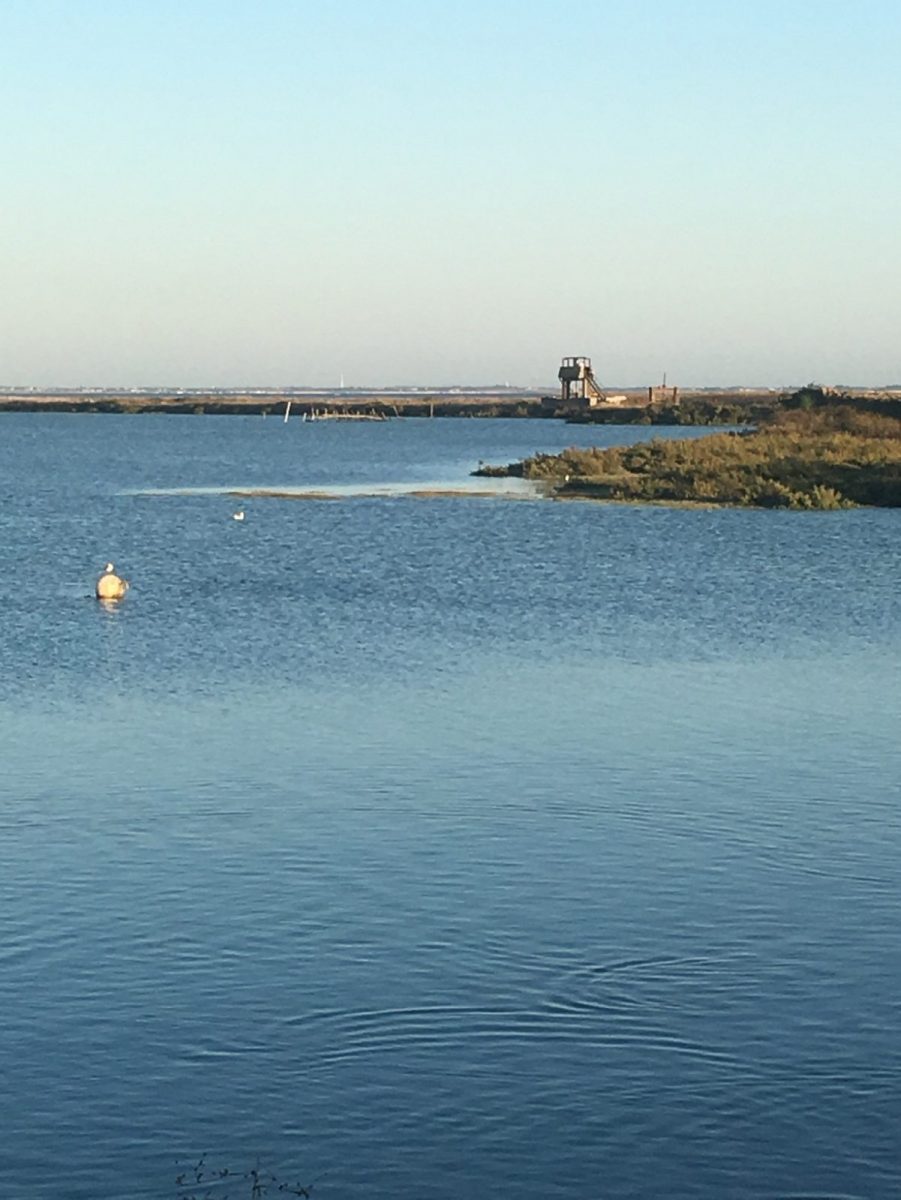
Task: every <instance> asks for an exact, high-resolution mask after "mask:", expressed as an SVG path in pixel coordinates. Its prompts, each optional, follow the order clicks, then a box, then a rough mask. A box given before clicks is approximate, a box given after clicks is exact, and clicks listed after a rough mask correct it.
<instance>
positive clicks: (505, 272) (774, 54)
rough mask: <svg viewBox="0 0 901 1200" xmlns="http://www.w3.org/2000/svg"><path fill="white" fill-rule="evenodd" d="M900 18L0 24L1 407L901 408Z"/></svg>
mask: <svg viewBox="0 0 901 1200" xmlns="http://www.w3.org/2000/svg"><path fill="white" fill-rule="evenodd" d="M899 57H901V4H899V3H897V0H856V2H853V3H852V2H847V3H845V2H838V0H807V2H803V0H781V2H779V3H776V2H773V0H744V2H741V3H739V2H735V3H733V2H732V0H720V2H714V0H681V2H680V0H631V2H630V0H618V2H615V3H612V2H611V3H607V2H604V0H595V2H594V3H589V2H588V0H557V2H555V3H550V2H549V0H520V2H519V3H514V2H513V0H458V2H456V3H455V2H453V0H444V2H440V3H439V2H432V0H419V2H418V3H413V2H412V0H367V2H364V0H316V2H312V0H310V2H307V0H0V68H2V69H0V170H2V190H0V206H2V209H0V211H2V232H0V280H2V288H0V383H5V384H34V385H39V386H41V385H50V384H69V385H77V384H83V385H111V386H118V385H131V386H138V385H142V384H146V385H151V384H154V385H161V386H167V385H173V386H176V385H184V386H203V385H231V384H234V385H239V384H244V383H256V384H260V385H270V384H273V385H274V384H298V385H300V384H310V385H336V384H337V382H338V380H339V377H340V375H341V374H342V373H343V375H344V377H345V379H346V382H347V383H348V384H349V385H351V384H353V385H365V384H373V385H385V384H392V383H406V384H440V383H491V382H503V381H505V380H509V381H511V382H514V383H519V384H544V383H547V382H552V381H553V380H554V378H555V376H556V368H557V365H558V360H559V358H560V357H561V355H565V354H590V355H591V356H592V357H593V358H594V360H595V364H596V366H597V368H598V371H599V375H600V377H601V378H602V379H603V380H604V381H606V382H608V383H610V384H613V385H627V384H643V383H647V382H650V381H652V380H654V381H656V380H657V379H658V378H659V376H660V375H661V373H662V372H663V371H664V370H666V371H667V372H668V376H669V379H670V381H672V382H679V383H682V384H683V385H685V386H688V385H691V384H696V385H700V384H717V383H721V384H735V383H738V384H740V383H746V384H771V385H783V384H787V383H793V382H805V381H807V380H809V379H812V378H816V379H819V380H822V381H824V382H850V383H855V382H856V383H861V384H881V383H891V382H901V353H899V346H901V251H899V243H901V234H899V225H901V221H899V211H898V210H899V196H901V146H899V142H901V69H899Z"/></svg>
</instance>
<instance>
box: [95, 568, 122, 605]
mask: <svg viewBox="0 0 901 1200" xmlns="http://www.w3.org/2000/svg"><path fill="white" fill-rule="evenodd" d="M96 590H97V599H98V600H121V599H122V597H123V596H124V595H125V593H126V592H127V591H128V580H127V579H120V578H119V576H118V575H117V574H116V569H115V567H114V566H113V564H112V563H111V562H110V563H107V564H106V569H105V570H104V572H103V574H102V575H101V576H100V578H99V579H98V580H97V589H96Z"/></svg>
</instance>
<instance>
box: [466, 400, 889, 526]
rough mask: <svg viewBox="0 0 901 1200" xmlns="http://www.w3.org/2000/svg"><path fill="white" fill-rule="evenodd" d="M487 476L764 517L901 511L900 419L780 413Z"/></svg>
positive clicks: (839, 410) (550, 457)
mask: <svg viewBox="0 0 901 1200" xmlns="http://www.w3.org/2000/svg"><path fill="white" fill-rule="evenodd" d="M483 471H484V473H492V474H509V475H518V476H522V477H523V478H525V479H533V480H544V481H547V482H548V483H549V484H550V485H552V486H553V488H554V494H555V495H558V496H561V497H579V496H581V497H587V498H594V499H604V500H627V501H630V500H631V501H663V502H669V503H678V502H692V503H702V504H733V505H748V506H755V507H760V508H794V509H805V508H806V509H838V508H849V507H853V506H856V505H877V506H886V507H894V506H899V505H901V419H899V417H897V416H896V415H893V414H890V413H888V412H874V411H870V410H868V409H864V408H860V407H854V406H851V405H848V404H837V405H823V406H816V405H810V406H807V405H802V406H799V407H797V408H785V409H782V410H780V411H778V412H776V413H774V414H773V415H772V417H771V418H770V419H769V420H768V421H767V422H766V423H765V424H764V425H762V426H761V427H760V428H759V429H753V430H748V431H741V432H731V433H717V434H711V435H710V436H709V437H702V438H697V439H694V440H691V441H688V440H665V441H664V440H663V439H658V438H655V439H654V440H652V441H650V442H645V443H641V444H639V445H632V446H619V447H612V448H608V449H603V448H600V447H594V448H589V449H579V448H575V447H574V448H571V449H568V450H564V451H562V452H561V453H560V454H536V455H534V456H533V457H531V458H527V459H525V460H523V461H522V462H519V463H511V464H509V466H507V467H502V468H495V469H492V468H483Z"/></svg>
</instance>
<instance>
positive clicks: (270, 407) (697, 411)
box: [0, 388, 901, 425]
mask: <svg viewBox="0 0 901 1200" xmlns="http://www.w3.org/2000/svg"><path fill="white" fill-rule="evenodd" d="M651 390H653V389H651ZM829 390H831V389H829ZM648 394H649V389H647V388H633V389H626V390H624V391H622V392H620V393H618V395H617V397H616V401H615V402H610V403H602V404H599V405H597V406H594V407H588V406H585V405H579V404H572V403H570V404H564V403H563V401H562V400H561V399H560V397H559V396H555V395H547V394H542V393H540V392H538V391H531V390H528V389H513V388H509V389H508V388H484V389H472V390H468V389H463V388H450V389H443V388H442V389H434V390H426V389H409V390H400V389H398V390H396V391H394V390H390V389H385V390H379V389H371V390H363V389H345V390H343V391H342V390H326V389H323V390H322V391H314V390H310V389H273V390H272V391H266V390H264V389H256V388H252V389H250V388H249V389H246V390H240V389H209V390H206V389H190V388H186V389H172V390H164V389H146V390H138V389H134V390H129V389H122V388H119V389H78V388H59V389H46V390H44V389H41V390H39V389H31V388H18V389H17V388H0V413H4V412H59V413H131V414H146V413H174V414H178V415H195V414H197V415H208V414H209V415H226V416H228V415H232V416H234V415H243V416H253V415H256V416H272V417H282V418H284V416H285V413H286V411H288V408H289V405H290V417H291V419H294V418H303V417H306V418H307V420H310V419H312V420H341V419H345V420H361V419H369V420H387V419H389V418H392V417H470V418H472V417H481V418H490V417H508V418H509V417H531V418H550V419H556V420H567V421H571V422H573V423H578V424H598V425H608V424H614V425H756V424H758V423H759V422H761V421H764V420H766V419H767V418H769V417H770V416H772V415H773V413H774V412H775V411H777V410H778V409H780V408H781V407H782V406H783V404H784V403H785V401H786V399H787V397H788V395H789V394H788V393H785V392H780V391H779V390H778V389H754V388H721V389H720V388H698V389H690V388H686V389H680V390H679V392H678V401H677V402H666V401H662V402H660V401H654V402H651V403H649V402H648ZM841 394H842V395H843V396H845V397H847V398H850V397H854V398H856V399H857V400H858V401H863V402H866V401H874V402H881V404H884V403H885V402H886V401H894V402H895V403H896V404H901V388H886V389H881V390H876V389H864V388H859V389H843V390H842V393H841Z"/></svg>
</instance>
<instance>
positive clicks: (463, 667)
mask: <svg viewBox="0 0 901 1200" xmlns="http://www.w3.org/2000/svg"><path fill="white" fill-rule="evenodd" d="M641 436H646V431H644V430H640V429H635V428H633V429H618V430H614V429H610V428H606V429H596V430H591V429H588V428H585V427H572V428H567V427H565V426H562V425H557V424H552V423H550V422H516V421H510V422H508V421H487V422H483V421H466V420H459V421H406V422H401V421H397V422H390V423H386V424H377V425H375V424H374V425H370V424H359V425H347V424H343V425H342V424H329V423H322V424H318V425H304V424H303V423H301V422H300V421H292V422H291V423H290V424H289V425H287V426H284V425H283V424H282V423H281V421H279V420H277V419H272V418H269V419H268V420H262V419H261V418H259V417H248V418H237V417H236V418H232V417H181V418H180V417H90V416H83V415H82V416H62V415H61V416H32V415H22V416H18V415H17V416H10V415H7V416H2V417H0V489H2V493H3V495H2V501H3V502H2V506H0V546H2V554H3V564H2V565H3V570H2V573H0V601H2V614H3V635H2V642H0V719H2V726H0V728H2V744H3V751H2V753H3V770H2V784H0V789H2V791H0V796H2V798H0V1064H2V1079H3V1086H2V1089H0V1130H2V1138H0V1194H2V1195H3V1196H8V1197H11V1198H13V1200H18V1198H19V1197H23V1198H31V1197H40V1198H43V1197H57V1196H58V1197H72V1198H77V1200H88V1198H89V1197H90V1198H91V1200H96V1198H98V1197H99V1198H101V1200H112V1198H118V1197H174V1196H175V1194H176V1188H175V1176H176V1171H177V1167H176V1160H186V1159H188V1158H189V1157H191V1156H197V1155H198V1154H200V1153H202V1152H204V1151H206V1152H208V1155H209V1162H210V1163H211V1164H212V1165H213V1166H228V1167H230V1168H231V1169H233V1170H243V1169H246V1168H247V1167H249V1166H252V1165H253V1164H254V1163H255V1162H256V1159H257V1156H261V1157H262V1159H263V1161H264V1162H265V1163H268V1164H269V1165H270V1166H271V1167H272V1168H273V1169H275V1170H276V1171H278V1172H280V1173H282V1174H283V1175H285V1176H288V1175H290V1176H291V1177H292V1178H299V1179H300V1180H301V1181H304V1182H314V1181H315V1192H314V1195H316V1196H319V1197H320V1198H321V1200H330V1198H335V1200H347V1198H352V1200H357V1198H362V1197H366V1198H367V1200H369V1198H371V1197H381V1196H384V1197H390V1198H391V1200H420V1198H430V1197H435V1198H440V1200H443V1198H445V1197H446V1198H448V1200H450V1198H451V1197H453V1198H454V1200H458V1198H459V1197H466V1196H472V1197H479V1198H483V1197H489V1198H492V1197H497V1198H501V1197H504V1198H506V1197H514V1196H515V1197H516V1198H517V1200H547V1198H555V1197H567V1198H582V1197H586V1198H592V1197H616V1198H619V1197H701V1198H704V1200H722V1198H723V1197H748V1198H757V1197H794V1198H798V1197H827V1196H828V1197H867V1198H874V1197H876V1198H881V1197H886V1198H888V1197H892V1198H894V1197H897V1196H898V1195H899V1194H901V1151H899V1150H898V1146H897V1140H898V1129H899V1122H901V1036H899V1025H901V1000H899V995H901V938H899V930H898V925H899V921H898V917H899V882H901V865H899V864H901V815H899V804H898V800H899V797H898V781H899V778H901V750H899V743H898V726H899V709H901V705H899V690H898V668H899V660H901V623H899V616H901V614H899V602H898V580H899V566H901V551H899V544H901V541H899V531H901V524H899V523H901V513H893V512H889V511H858V512H840V513H828V514H805V513H799V514H793V513H760V512H738V511H712V512H701V511H681V510H667V509H662V508H648V509H641V508H630V507H615V506H609V507H608V506H593V505H587V504H563V503H556V504H555V503H549V502H542V501H519V502H513V501H505V500H490V499H488V500H485V499H467V498H461V499H442V500H422V499H411V498H390V497H386V498H377V499H373V498H366V499H361V498H356V499H345V500H338V501H331V502H311V501H306V502H304V501H276V500H259V501H255V502H254V501H251V502H249V503H248V504H247V505H246V511H247V519H246V521H245V522H244V523H243V524H239V523H237V522H234V521H232V520H231V519H230V514H231V512H232V509H233V508H234V502H232V501H230V500H229V499H227V498H225V497H222V496H219V495H216V494H209V493H207V494H199V495H158V494H145V493H146V492H147V491H149V492H153V491H155V490H157V489H171V488H175V489H179V488H201V489H202V488H221V487H228V486H272V487H278V486H322V485H360V484H373V483H398V484H404V483H407V484H409V483H411V482H454V481H457V482H460V481H465V477H466V473H467V472H468V471H469V470H470V469H471V468H472V467H473V466H474V465H475V464H476V463H477V461H478V460H479V459H485V460H488V461H502V462H503V461H508V460H509V459H512V458H514V457H518V456H520V455H521V454H523V453H528V452H530V451H532V450H535V449H557V448H560V447H562V446H564V445H568V444H572V443H574V442H578V443H581V444H589V443H591V442H600V441H608V442H609V441H627V440H631V439H634V438H635V437H641ZM108 558H112V559H114V561H115V562H116V564H117V566H119V567H120V568H121V570H122V572H123V574H125V575H127V576H128V577H130V578H131V580H132V591H131V592H130V593H129V595H128V597H127V599H126V601H125V602H124V603H123V604H122V605H121V606H120V607H119V608H118V609H117V610H115V611H111V612H107V611H105V610H104V609H102V608H101V607H100V606H98V605H97V604H96V602H94V601H93V600H92V599H90V598H89V596H90V592H91V589H92V586H93V582H94V579H95V577H96V574H97V572H98V570H99V569H100V568H101V567H102V565H103V563H104V562H105V561H106V560H107V559H108ZM225 1191H227V1189H226V1190H225ZM225 1191H224V1190H223V1189H219V1190H217V1191H216V1192H215V1193H214V1194H216V1195H219V1194H225ZM228 1194H229V1195H231V1196H233V1197H234V1196H237V1195H242V1196H243V1195H246V1189H245V1190H244V1191H241V1192H239V1191H238V1190H231V1191H228Z"/></svg>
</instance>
